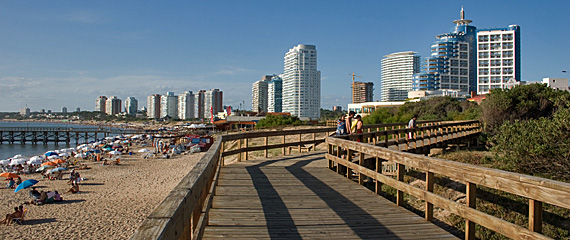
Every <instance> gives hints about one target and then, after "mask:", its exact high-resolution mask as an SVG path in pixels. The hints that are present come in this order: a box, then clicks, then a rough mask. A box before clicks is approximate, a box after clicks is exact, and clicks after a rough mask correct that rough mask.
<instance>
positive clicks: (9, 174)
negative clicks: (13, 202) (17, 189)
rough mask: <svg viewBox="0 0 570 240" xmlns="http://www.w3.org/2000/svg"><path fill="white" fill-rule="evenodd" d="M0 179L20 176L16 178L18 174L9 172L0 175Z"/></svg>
mask: <svg viewBox="0 0 570 240" xmlns="http://www.w3.org/2000/svg"><path fill="white" fill-rule="evenodd" d="M0 177H5V178H19V177H20V176H18V174H15V173H11V172H5V173H1V174H0Z"/></svg>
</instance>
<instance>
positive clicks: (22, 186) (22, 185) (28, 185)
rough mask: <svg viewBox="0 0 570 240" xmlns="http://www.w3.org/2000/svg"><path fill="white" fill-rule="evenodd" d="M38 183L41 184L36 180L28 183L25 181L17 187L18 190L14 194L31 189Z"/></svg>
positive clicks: (30, 180)
mask: <svg viewBox="0 0 570 240" xmlns="http://www.w3.org/2000/svg"><path fill="white" fill-rule="evenodd" d="M38 182H39V181H38V180H35V179H28V180H26V181H23V182H22V183H20V185H18V187H17V188H16V189H14V192H18V191H20V190H22V189H26V188H29V187H31V186H34V185H36V183H38Z"/></svg>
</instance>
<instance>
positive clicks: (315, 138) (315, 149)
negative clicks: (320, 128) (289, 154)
mask: <svg viewBox="0 0 570 240" xmlns="http://www.w3.org/2000/svg"><path fill="white" fill-rule="evenodd" d="M315 140H317V137H316V136H315V133H313V141H315ZM313 151H317V143H315V142H313Z"/></svg>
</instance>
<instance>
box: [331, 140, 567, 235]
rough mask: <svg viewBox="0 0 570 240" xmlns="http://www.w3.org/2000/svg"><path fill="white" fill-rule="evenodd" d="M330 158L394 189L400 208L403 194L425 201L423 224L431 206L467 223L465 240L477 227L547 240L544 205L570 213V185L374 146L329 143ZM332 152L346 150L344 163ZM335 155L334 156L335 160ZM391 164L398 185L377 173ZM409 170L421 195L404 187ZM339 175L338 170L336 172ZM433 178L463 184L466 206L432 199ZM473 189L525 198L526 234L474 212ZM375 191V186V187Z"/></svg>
mask: <svg viewBox="0 0 570 240" xmlns="http://www.w3.org/2000/svg"><path fill="white" fill-rule="evenodd" d="M326 144H327V145H328V153H327V154H326V158H327V159H329V160H330V161H331V163H329V166H332V165H333V164H332V162H336V163H337V164H340V165H343V166H346V167H347V168H348V169H350V170H352V171H355V172H357V173H358V174H359V175H360V176H361V178H362V176H367V177H370V178H372V179H374V180H376V181H377V183H382V184H387V185H389V186H391V187H393V188H395V189H397V191H398V192H397V200H396V202H397V204H398V205H402V204H403V195H402V194H403V193H407V194H410V195H412V196H414V197H417V198H418V199H421V200H424V201H426V207H425V209H426V210H425V216H426V220H429V221H431V220H432V217H433V206H437V207H440V208H443V209H445V210H447V211H449V212H451V213H453V214H456V215H458V216H460V217H463V218H465V219H466V231H465V234H466V239H473V238H474V236H475V235H474V229H475V225H474V224H475V223H476V224H479V225H481V226H483V227H486V228H488V229H491V230H493V231H496V232H498V233H500V234H502V235H505V236H507V237H510V238H513V239H529V238H532V239H549V238H548V237H546V236H544V235H542V234H540V232H541V229H542V228H541V226H542V203H548V204H552V205H556V206H559V207H563V208H567V209H570V201H568V199H570V184H568V183H563V182H558V181H553V180H549V179H545V178H539V177H533V176H528V175H523V174H517V173H511V172H506V171H501V170H496V169H491V168H486V167H480V166H475V165H470V164H465V163H459V162H455V161H449V160H444V159H437V158H432V157H426V156H423V155H419V154H411V153H406V152H401V151H396V150H391V149H388V148H384V147H380V146H373V145H370V144H366V143H359V142H354V141H349V140H346V139H340V138H327V140H326ZM335 147H336V148H337V149H338V148H343V149H346V150H347V151H348V152H349V153H347V154H346V156H348V158H349V159H344V158H342V157H341V156H340V154H339V152H338V151H336V152H335V151H334V149H335ZM335 153H336V154H335ZM352 153H359V159H358V160H357V161H352V159H350V158H352ZM365 158H376V159H377V160H376V161H378V162H376V169H370V168H367V167H365V166H363V165H362V164H361V162H362V160H363V159H365ZM381 161H390V162H394V163H396V164H397V177H396V179H394V178H392V177H390V176H386V175H384V174H382V173H381V169H379V166H381V164H379V162H381ZM406 167H411V168H414V169H417V170H419V171H423V172H425V173H426V179H425V181H426V187H425V190H424V189H420V188H417V187H414V186H412V185H410V184H407V183H405V182H403V179H404V178H403V175H404V169H405V168H406ZM337 171H338V170H337ZM434 174H439V175H442V176H446V177H449V178H453V179H455V180H457V181H460V182H465V183H466V187H467V191H466V194H467V196H466V200H467V201H466V204H460V203H457V202H455V201H452V200H449V199H447V198H445V197H442V196H439V195H437V194H435V193H433V184H434V180H433V177H434ZM477 185H480V186H485V187H488V188H492V189H496V190H500V191H504V192H508V193H512V194H515V195H518V196H522V197H526V198H529V207H530V208H529V228H528V229H525V228H523V227H520V226H518V225H515V224H512V223H509V222H507V221H504V220H502V219H500V218H497V217H494V216H492V215H489V214H486V213H483V212H481V211H478V210H477V208H476V205H475V201H476V199H477V196H476V189H477ZM376 190H377V191H378V186H377V187H376Z"/></svg>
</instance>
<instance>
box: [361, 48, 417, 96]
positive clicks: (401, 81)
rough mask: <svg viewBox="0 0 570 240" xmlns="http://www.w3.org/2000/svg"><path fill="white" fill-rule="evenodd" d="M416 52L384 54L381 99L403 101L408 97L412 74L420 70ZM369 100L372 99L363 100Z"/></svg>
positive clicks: (410, 89)
mask: <svg viewBox="0 0 570 240" xmlns="http://www.w3.org/2000/svg"><path fill="white" fill-rule="evenodd" d="M416 54H417V53H415V52H412V51H407V52H397V53H392V54H388V55H386V56H384V59H382V79H381V81H380V82H381V85H380V99H381V101H384V102H389V101H404V100H406V98H408V92H409V91H412V82H413V75H414V74H415V73H419V72H420V56H418V55H416ZM371 101H372V99H371V100H370V101H365V102H371ZM353 103H354V100H353Z"/></svg>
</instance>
